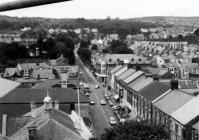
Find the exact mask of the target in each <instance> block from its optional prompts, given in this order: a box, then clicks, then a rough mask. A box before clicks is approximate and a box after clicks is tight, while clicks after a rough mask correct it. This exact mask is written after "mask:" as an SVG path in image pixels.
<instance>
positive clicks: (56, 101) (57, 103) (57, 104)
mask: <svg viewBox="0 0 199 140" xmlns="http://www.w3.org/2000/svg"><path fill="white" fill-rule="evenodd" d="M55 109H59V101H58V100H55Z"/></svg>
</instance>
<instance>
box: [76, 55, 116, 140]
mask: <svg viewBox="0 0 199 140" xmlns="http://www.w3.org/2000/svg"><path fill="white" fill-rule="evenodd" d="M75 56H76V63H77V65H78V66H79V69H80V71H81V72H82V75H81V76H79V79H80V80H81V81H82V82H85V83H88V84H89V86H90V88H91V95H90V99H91V101H94V102H95V105H91V110H90V114H91V119H92V120H91V121H92V126H93V130H94V133H95V135H96V137H97V138H98V139H100V136H101V134H103V133H104V132H105V131H104V130H105V128H109V127H110V125H109V118H110V117H111V116H114V113H113V111H112V109H111V107H110V105H109V104H108V102H107V104H106V105H101V104H100V100H102V99H104V94H105V92H106V90H105V88H103V87H102V85H101V84H100V83H99V82H98V81H97V80H96V79H95V77H93V75H92V73H91V72H90V70H89V69H88V68H87V67H86V66H85V65H84V64H83V63H82V61H81V60H80V58H79V57H78V55H77V54H76V52H75ZM95 85H99V86H100V88H98V89H95ZM104 100H105V99H104Z"/></svg>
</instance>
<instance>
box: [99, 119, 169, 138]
mask: <svg viewBox="0 0 199 140" xmlns="http://www.w3.org/2000/svg"><path fill="white" fill-rule="evenodd" d="M101 137H102V140H160V139H161V140H166V139H169V134H168V132H166V131H165V130H164V127H163V126H161V125H153V124H152V123H150V122H147V121H141V122H136V121H129V122H125V123H124V124H120V125H117V126H116V127H112V128H108V129H105V133H104V134H102V136H101Z"/></svg>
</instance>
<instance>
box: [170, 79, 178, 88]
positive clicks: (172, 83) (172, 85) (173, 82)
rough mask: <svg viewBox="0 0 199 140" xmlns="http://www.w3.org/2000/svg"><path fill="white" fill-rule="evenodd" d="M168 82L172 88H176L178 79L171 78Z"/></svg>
mask: <svg viewBox="0 0 199 140" xmlns="http://www.w3.org/2000/svg"><path fill="white" fill-rule="evenodd" d="M170 83H171V89H172V90H175V89H178V80H171V81H170Z"/></svg>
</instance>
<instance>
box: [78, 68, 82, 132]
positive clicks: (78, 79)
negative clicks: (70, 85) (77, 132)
mask: <svg viewBox="0 0 199 140" xmlns="http://www.w3.org/2000/svg"><path fill="white" fill-rule="evenodd" d="M77 84H78V85H77V96H78V97H77V98H78V99H77V100H78V115H79V127H80V129H81V113H80V98H79V92H80V85H79V66H78V71H77Z"/></svg>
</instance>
